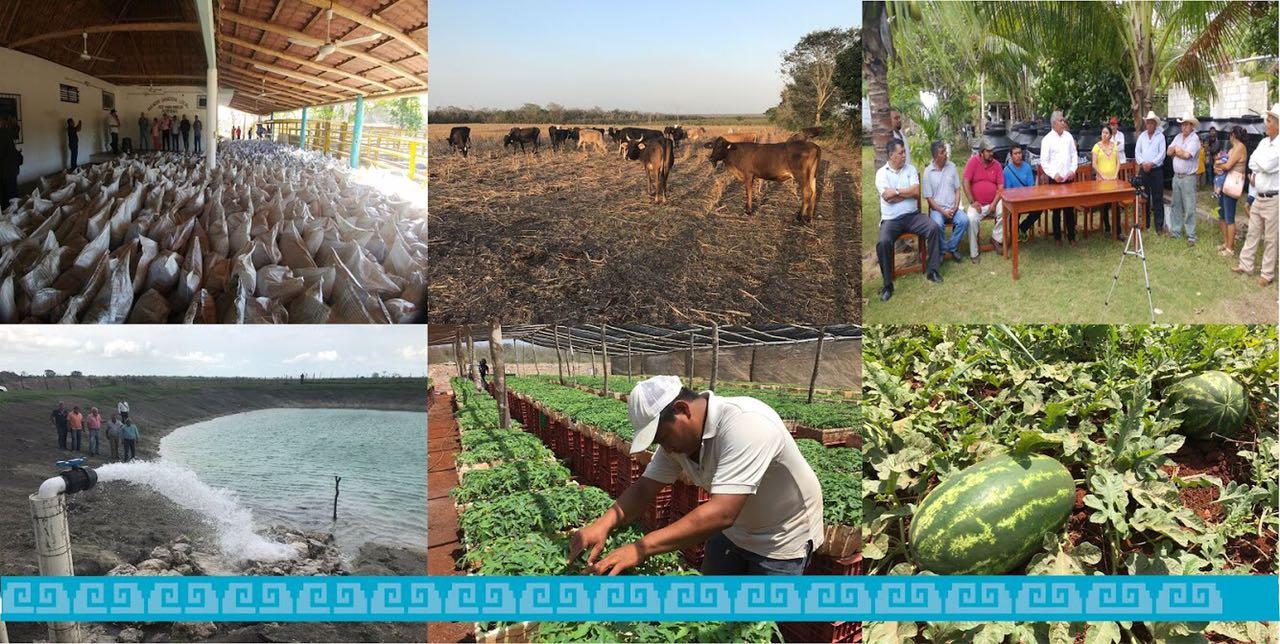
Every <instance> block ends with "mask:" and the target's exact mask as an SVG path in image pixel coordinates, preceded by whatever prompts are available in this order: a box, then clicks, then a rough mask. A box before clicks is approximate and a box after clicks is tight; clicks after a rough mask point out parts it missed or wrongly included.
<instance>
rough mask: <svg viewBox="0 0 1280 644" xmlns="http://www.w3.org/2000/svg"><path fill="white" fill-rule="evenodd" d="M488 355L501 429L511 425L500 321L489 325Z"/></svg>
mask: <svg viewBox="0 0 1280 644" xmlns="http://www.w3.org/2000/svg"><path fill="white" fill-rule="evenodd" d="M489 357H490V358H492V359H493V397H494V398H497V399H498V422H499V425H500V426H501V427H502V428H503V429H507V428H508V427H510V426H511V409H509V408H508V406H507V370H506V368H505V367H504V365H503V357H502V323H501V322H498V321H497V320H494V321H493V324H491V325H490V326H489Z"/></svg>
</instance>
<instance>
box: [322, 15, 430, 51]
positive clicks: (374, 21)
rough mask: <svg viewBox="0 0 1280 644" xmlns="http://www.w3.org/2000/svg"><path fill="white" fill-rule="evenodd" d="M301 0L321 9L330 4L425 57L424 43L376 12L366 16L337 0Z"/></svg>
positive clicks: (361, 23) (348, 16)
mask: <svg viewBox="0 0 1280 644" xmlns="http://www.w3.org/2000/svg"><path fill="white" fill-rule="evenodd" d="M301 2H304V3H306V4H309V5H311V6H313V7H319V8H321V9H328V8H329V7H330V5H332V6H333V13H335V14H337V15H339V16H342V17H343V18H346V19H347V20H350V21H352V22H354V23H356V24H359V25H363V26H365V27H368V28H370V29H372V30H374V31H377V32H380V33H384V34H386V35H388V36H391V37H392V38H395V39H396V40H398V41H400V42H401V43H403V44H404V46H406V47H408V48H409V49H410V50H412V51H414V52H416V53H417V54H418V55H419V56H422V57H423V58H424V59H425V58H426V57H427V47H426V43H419V42H418V41H416V40H414V39H413V38H410V37H409V35H408V34H406V33H404V32H403V31H401V30H400V29H398V28H396V26H395V25H392V24H391V23H389V22H387V21H386V20H384V19H382V17H380V16H378V15H377V14H374V15H372V16H366V15H364V14H363V13H360V12H359V11H356V10H354V9H351V8H349V7H345V6H343V5H341V4H339V3H337V2H329V1H327V0H301Z"/></svg>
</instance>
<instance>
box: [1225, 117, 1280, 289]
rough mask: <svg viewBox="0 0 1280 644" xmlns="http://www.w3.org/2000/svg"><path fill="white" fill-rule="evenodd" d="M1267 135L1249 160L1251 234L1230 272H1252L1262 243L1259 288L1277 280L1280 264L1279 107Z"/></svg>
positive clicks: (1268, 119)
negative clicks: (1279, 264)
mask: <svg viewBox="0 0 1280 644" xmlns="http://www.w3.org/2000/svg"><path fill="white" fill-rule="evenodd" d="M1266 127H1267V131H1266V133H1267V135H1266V136H1264V137H1262V141H1261V142H1259V143H1258V147H1257V148H1256V149H1254V151H1253V155H1252V156H1251V157H1249V169H1250V170H1252V171H1253V179H1252V180H1251V184H1252V186H1251V187H1252V188H1253V189H1254V190H1256V194H1257V197H1256V198H1255V199H1254V201H1253V205H1251V206H1249V233H1248V235H1247V236H1246V237H1245V240H1244V248H1241V249H1240V264H1239V265H1238V266H1236V267H1235V268H1233V269H1231V270H1233V271H1235V272H1237V273H1243V274H1246V275H1247V274H1249V273H1252V272H1253V259H1254V254H1255V253H1256V252H1257V251H1258V243H1259V241H1261V242H1262V245H1263V251H1262V266H1261V268H1260V270H1259V276H1258V285H1259V286H1267V285H1269V284H1271V283H1272V282H1275V280H1276V262H1277V260H1280V252H1278V251H1277V246H1278V245H1280V233H1278V232H1277V230H1276V226H1277V225H1280V217H1277V215H1276V211H1277V205H1278V204H1280V200H1278V198H1277V191H1280V138H1277V135H1278V134H1280V103H1276V104H1275V105H1272V106H1271V109H1269V110H1267V126H1266Z"/></svg>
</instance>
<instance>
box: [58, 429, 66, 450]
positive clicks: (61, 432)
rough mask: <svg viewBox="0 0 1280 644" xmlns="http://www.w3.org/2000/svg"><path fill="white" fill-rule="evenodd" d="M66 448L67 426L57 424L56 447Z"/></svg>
mask: <svg viewBox="0 0 1280 644" xmlns="http://www.w3.org/2000/svg"><path fill="white" fill-rule="evenodd" d="M66 448H67V428H66V427H65V426H63V425H58V449H66Z"/></svg>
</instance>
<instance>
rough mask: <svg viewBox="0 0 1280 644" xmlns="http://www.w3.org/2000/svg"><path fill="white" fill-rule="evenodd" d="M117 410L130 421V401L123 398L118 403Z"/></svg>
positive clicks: (124, 418) (123, 417) (125, 420)
mask: <svg viewBox="0 0 1280 644" xmlns="http://www.w3.org/2000/svg"><path fill="white" fill-rule="evenodd" d="M116 412H117V413H119V414H120V418H121V419H123V420H124V422H126V423H127V422H129V403H127V402H125V401H123V400H121V401H120V402H118V403H116Z"/></svg>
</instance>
